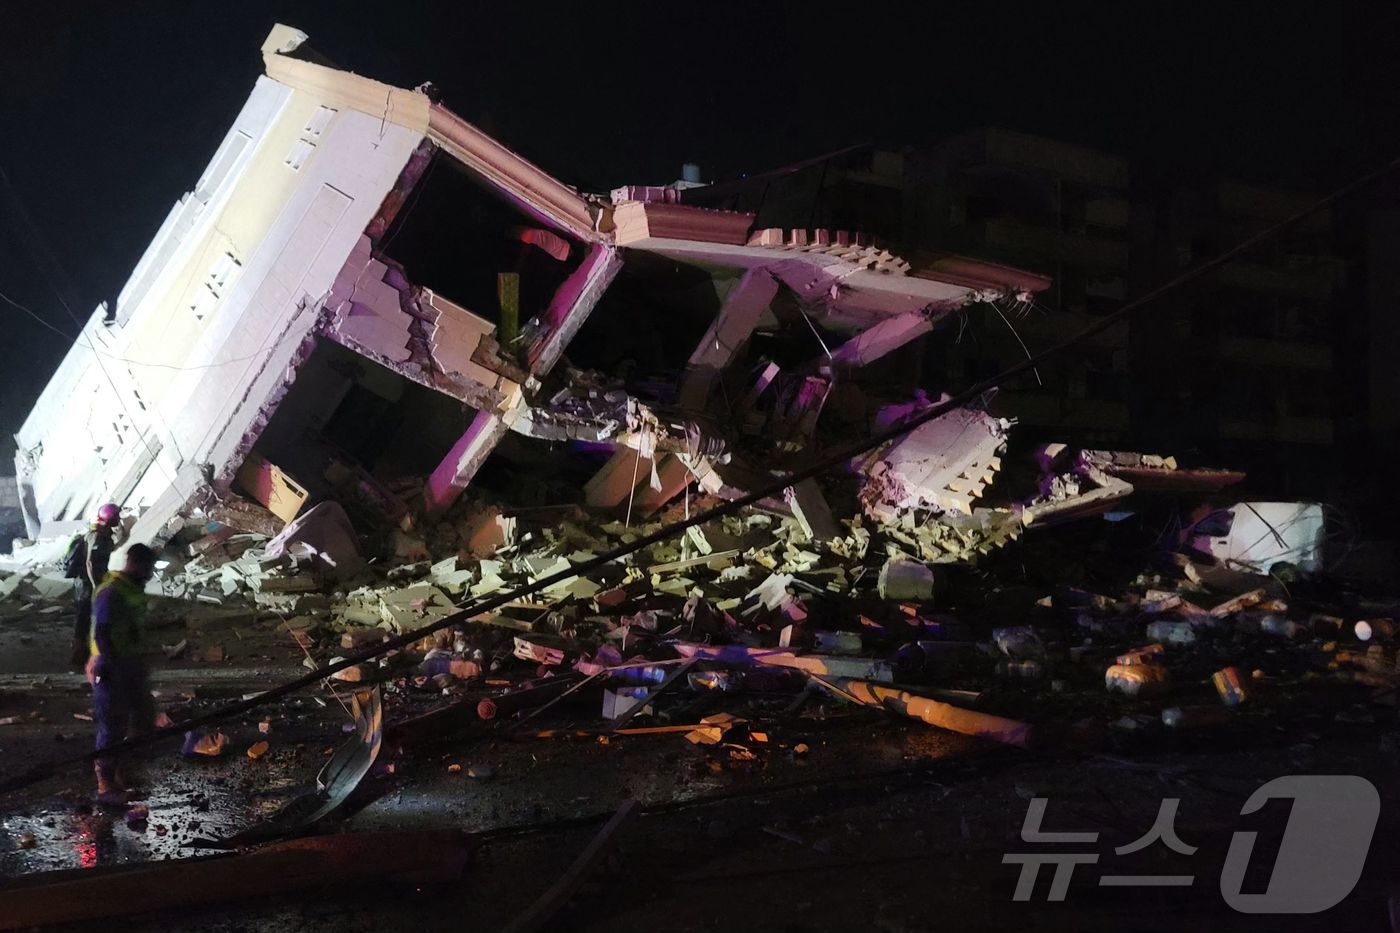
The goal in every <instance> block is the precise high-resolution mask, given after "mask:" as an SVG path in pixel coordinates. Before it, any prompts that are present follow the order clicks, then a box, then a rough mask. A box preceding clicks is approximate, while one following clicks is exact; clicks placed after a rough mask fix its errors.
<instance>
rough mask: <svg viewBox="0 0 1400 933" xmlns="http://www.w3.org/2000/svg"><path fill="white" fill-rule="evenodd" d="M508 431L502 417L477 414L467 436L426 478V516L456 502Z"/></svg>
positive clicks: (458, 442) (480, 412)
mask: <svg viewBox="0 0 1400 933" xmlns="http://www.w3.org/2000/svg"><path fill="white" fill-rule="evenodd" d="M509 430H510V427H509V425H508V423H507V421H506V418H505V417H504V416H502V415H498V414H495V413H494V412H489V411H479V412H477V413H476V417H475V418H473V419H472V423H471V424H470V425H469V426H468V427H467V431H466V433H465V434H463V435H462V436H461V437H460V438H458V440H457V443H455V444H453V445H452V449H451V450H450V451H448V452H447V456H446V457H443V458H442V462H441V463H439V464H438V465H437V468H436V469H434V470H433V472H432V475H431V476H429V477H428V484H427V486H426V487H425V488H424V490H423V498H424V500H425V502H426V505H427V507H428V512H429V514H438V513H441V512H444V511H446V510H447V509H448V508H449V507H451V505H452V503H454V502H456V501H457V497H458V496H460V495H461V494H462V490H464V489H466V488H467V486H468V484H470V483H471V481H472V477H473V476H475V475H476V471H477V470H479V469H481V465H482V464H483V463H485V462H486V458H487V457H489V456H490V455H491V451H493V450H495V449H496V445H497V444H499V443H500V442H501V438H503V437H505V435H506V432H507V431H509Z"/></svg>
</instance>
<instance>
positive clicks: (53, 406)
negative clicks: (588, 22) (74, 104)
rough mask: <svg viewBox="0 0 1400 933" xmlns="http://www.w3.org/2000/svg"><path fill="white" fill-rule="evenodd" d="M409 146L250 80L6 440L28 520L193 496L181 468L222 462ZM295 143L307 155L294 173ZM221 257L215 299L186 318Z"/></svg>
mask: <svg viewBox="0 0 1400 933" xmlns="http://www.w3.org/2000/svg"><path fill="white" fill-rule="evenodd" d="M313 126H315V130H314V131H313V130H312V127H313ZM421 139H422V134H421V133H418V132H416V131H413V130H408V129H404V128H402V127H398V126H395V125H393V124H386V123H384V122H383V121H382V120H381V118H380V117H379V116H369V115H367V114H363V113H360V112H357V111H353V110H339V111H336V112H334V113H333V114H331V115H330V116H329V119H327V118H326V114H325V112H324V106H323V103H322V101H321V100H320V99H318V98H317V97H316V96H315V95H314V94H311V93H308V92H303V91H294V90H293V89H291V88H289V87H286V86H284V85H281V84H278V83H277V82H275V81H272V80H271V79H268V78H266V77H263V78H260V79H259V80H258V82H257V84H256V86H255V87H254V89H253V92H252V94H251V96H250V97H249V99H248V102H247V104H245V106H244V108H243V110H242V111H241V112H240V113H239V116H238V117H237V118H236V119H235V121H234V124H233V126H232V127H231V128H230V130H229V133H228V134H227V136H226V137H225V140H224V142H223V143H222V144H221V145H220V147H219V148H218V150H217V151H216V152H215V153H214V156H213V158H212V159H211V161H210V164H209V166H208V167H207V168H206V170H205V172H204V173H203V176H202V177H201V178H200V180H199V182H198V183H197V184H196V186H195V190H194V191H192V192H190V193H189V194H187V195H185V197H183V198H182V199H181V201H180V202H178V203H177V204H176V205H175V207H174V208H173V209H172V211H171V213H170V215H169V216H168V217H167V219H166V221H165V223H164V224H163V225H162V227H161V229H160V230H159V231H158V232H157V235H156V237H155V239H154V240H153V241H152V243H151V245H150V247H148V249H147V251H146V253H145V254H144V255H143V257H142V259H141V261H140V262H139V263H138V264H137V266H136V268H135V270H133V273H132V276H131V278H130V279H129V280H128V282H127V285H126V287H125V288H124V289H123V290H122V292H121V294H120V296H119V298H118V305H117V319H118V320H117V324H115V325H112V326H104V325H102V324H101V323H100V320H99V318H100V315H94V318H93V320H92V321H90V322H89V325H88V327H87V328H85V330H84V333H83V336H81V337H80V338H79V340H78V342H77V343H75V344H74V346H73V348H72V349H71V350H70V352H69V353H68V355H67V356H66V357H65V359H64V361H63V363H62V364H60V366H59V368H58V370H57V371H56V372H55V374H54V376H53V377H52V379H51V380H50V381H49V383H48V385H47V387H46V388H45V390H44V392H43V393H42V394H41V396H40V398H39V401H38V402H37V403H36V405H35V407H34V409H33V410H32V411H31V413H30V415H29V417H28V419H27V420H26V421H25V423H24V425H23V426H22V428H21V430H20V432H19V433H18V434H17V440H18V442H19V450H20V454H19V455H18V456H17V458H16V463H17V466H21V467H22V469H21V474H22V475H21V476H20V477H19V481H20V483H21V485H22V486H23V485H24V484H26V483H28V484H29V485H30V486H31V487H32V491H33V496H34V500H35V506H36V508H37V513H38V515H39V517H40V518H41V519H52V518H74V517H81V516H82V515H84V514H85V513H86V512H87V511H89V510H90V507H91V506H92V505H94V504H95V503H96V502H97V500H99V499H102V498H105V497H106V496H108V495H109V494H110V493H111V491H112V490H113V489H114V488H117V487H119V486H120V487H121V488H122V489H131V490H133V491H132V492H131V493H130V495H129V496H127V497H126V500H127V501H126V502H125V503H124V504H126V505H127V506H128V507H141V506H149V505H152V504H154V503H156V502H157V501H160V502H161V503H162V506H161V507H162V508H169V502H170V501H171V499H172V497H171V496H170V495H169V491H170V487H171V485H172V484H174V485H175V486H176V487H179V488H178V490H177V491H178V492H179V493H183V494H185V495H188V494H189V493H191V492H193V491H194V489H193V485H194V484H195V483H196V482H197V476H198V471H197V470H196V469H192V467H193V466H195V465H197V464H200V463H211V464H214V465H215V466H216V468H217V467H218V466H220V465H222V462H223V460H225V459H227V458H228V456H229V455H230V454H231V453H232V451H233V449H234V448H235V447H236V445H237V443H238V441H239V440H240V438H241V436H242V434H243V433H244V432H245V431H246V430H247V429H248V428H249V427H250V426H251V424H252V422H253V418H254V417H255V415H256V412H257V409H258V407H259V405H260V404H261V403H262V401H263V400H264V399H265V398H266V397H267V395H268V394H269V393H270V392H272V391H273V390H274V389H275V388H276V387H277V386H278V385H279V384H280V383H281V382H282V381H283V380H284V379H285V378H286V376H287V374H288V373H287V370H288V366H289V362H290V359H291V357H292V354H293V352H294V351H295V349H296V347H297V345H298V344H299V343H300V341H301V338H302V337H303V336H304V335H305V334H306V333H307V332H308V331H309V330H310V329H311V327H312V326H313V325H314V323H315V308H314V307H313V306H314V304H315V301H316V300H317V299H318V298H320V297H321V296H323V295H325V294H326V293H327V292H328V290H329V288H330V284H331V282H332V281H333V279H334V276H335V273H336V271H337V270H338V269H339V268H340V267H341V265H343V263H344V261H345V258H346V256H348V255H349V252H350V250H351V248H352V247H353V246H354V244H355V241H356V239H357V238H358V237H359V235H360V233H361V231H362V230H363V229H364V227H365V226H366V225H367V224H368V222H369V220H370V219H371V217H373V215H374V213H375V211H376V210H377V209H378V207H379V205H380V203H381V202H382V200H383V198H384V196H385V195H386V194H387V193H388V191H389V190H390V188H391V186H392V185H393V183H394V181H395V179H396V178H397V176H398V174H399V172H400V170H401V169H402V168H403V166H404V164H405V163H406V162H407V160H408V158H409V155H410V154H411V153H412V151H413V149H414V147H415V146H417V144H418V143H419V141H420V140H421ZM301 141H307V142H310V143H311V144H312V146H313V148H312V149H310V151H309V154H307V155H306V156H305V158H304V159H303V160H302V161H301V164H300V165H299V167H292V166H291V165H289V164H288V162H287V159H288V155H289V152H290V149H291V147H293V146H296V145H298V144H299V143H300V142H301ZM230 260H232V264H230ZM221 263H222V264H223V265H224V267H225V268H226V269H231V270H232V271H231V274H229V275H227V277H226V279H225V281H224V283H223V287H222V288H220V289H219V290H218V291H217V295H218V297H217V300H216V301H214V302H212V303H207V306H205V307H203V308H202V309H201V310H202V314H195V313H193V312H192V310H191V308H192V304H193V302H194V301H195V299H196V298H197V297H198V296H199V295H200V294H201V292H200V289H201V288H207V287H208V285H207V283H208V281H210V280H211V276H212V275H213V273H214V271H215V270H217V269H218V268H219V266H220V264H221ZM94 347H95V348H96V350H97V353H99V354H100V355H101V359H100V361H99V360H98V359H97V358H96V357H95V356H94V350H93V348H94ZM155 450H159V456H158V457H155V458H154V463H152V459H153V457H152V452H153V451H155ZM26 452H28V453H29V454H30V456H26ZM29 465H32V466H33V467H34V469H32V470H30V471H29V472H28V475H24V474H25V471H24V469H23V467H24V466H29ZM142 471H144V475H143V473H142ZM184 486H190V487H191V488H190V489H184V488H183V487H184ZM177 505H178V503H177Z"/></svg>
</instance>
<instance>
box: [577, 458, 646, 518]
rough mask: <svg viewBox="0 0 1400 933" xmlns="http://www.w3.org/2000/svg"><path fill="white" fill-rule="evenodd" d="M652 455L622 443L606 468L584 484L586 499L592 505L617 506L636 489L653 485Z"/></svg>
mask: <svg viewBox="0 0 1400 933" xmlns="http://www.w3.org/2000/svg"><path fill="white" fill-rule="evenodd" d="M650 478H651V458H650V457H643V456H642V455H641V454H640V453H638V452H637V451H635V450H633V449H632V448H631V447H619V448H618V449H617V450H616V452H614V453H613V455H612V457H611V458H610V459H609V460H608V462H607V463H605V464H603V468H602V469H601V470H599V471H598V472H597V473H594V474H593V476H592V478H590V479H589V480H588V482H587V483H585V484H584V486H583V499H584V501H585V502H587V503H588V505H589V506H590V507H591V508H595V509H615V508H617V507H618V506H620V505H622V504H623V503H625V502H626V501H627V497H628V496H629V495H631V494H632V490H634V489H637V488H638V487H642V488H646V489H650V488H651V487H650V486H644V484H645V483H646V482H647V481H648V480H649V479H650Z"/></svg>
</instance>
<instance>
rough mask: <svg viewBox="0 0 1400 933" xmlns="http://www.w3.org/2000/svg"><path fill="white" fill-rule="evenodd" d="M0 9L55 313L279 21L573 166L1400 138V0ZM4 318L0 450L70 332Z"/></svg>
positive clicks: (0, 160)
mask: <svg viewBox="0 0 1400 933" xmlns="http://www.w3.org/2000/svg"><path fill="white" fill-rule="evenodd" d="M974 6H975V7H976V9H968V7H974ZM5 18H6V24H5V28H4V29H3V30H2V31H0V33H2V34H3V39H0V43H2V44H3V49H0V80H2V81H3V84H2V85H0V128H3V129H0V168H2V169H3V171H4V173H5V174H6V175H7V176H8V178H9V181H10V188H9V191H8V192H6V191H5V190H4V185H3V183H0V292H3V293H4V294H5V295H7V296H9V297H10V298H12V299H14V300H16V301H19V302H21V303H23V304H24V305H26V306H28V307H29V308H31V309H32V310H33V311H35V312H36V313H37V314H39V315H40V316H41V317H43V318H44V319H45V320H46V321H48V322H49V324H50V325H51V326H52V327H54V328H57V329H58V330H60V331H64V332H66V333H67V334H69V335H72V334H74V333H76V331H77V325H76V324H75V323H74V322H73V320H72V319H71V318H69V317H68V315H67V312H66V311H65V310H64V305H63V303H62V302H63V301H64V300H66V301H67V302H68V303H69V304H70V305H71V306H72V308H73V311H74V312H75V313H76V314H78V315H79V317H83V318H85V317H86V315H87V314H89V313H90V312H91V310H92V308H93V307H94V306H95V305H96V304H97V302H99V301H100V300H102V299H104V298H106V299H112V298H114V297H115V295H116V293H117V292H118V291H119V290H120V288H121V287H122V285H123V284H124V282H125V280H126V277H127V275H128V274H129V272H130V270H131V268H132V266H133V265H134V264H135V262H136V260H137V259H138V258H139V257H140V255H141V253H142V251H143V250H144V249H145V246H146V244H147V242H148V241H149V239H150V237H151V236H152V235H153V234H154V233H155V231H156V229H157V227H158V226H159V225H160V222H161V220H162V219H163V218H164V216H165V214H166V213H167V212H168V211H169V209H170V206H171V205H172V204H173V203H174V202H175V201H176V200H177V199H178V198H179V197H180V195H181V194H182V193H183V192H185V191H186V190H188V189H189V188H190V187H191V186H192V185H193V184H194V182H195V181H196V180H197V179H198V177H199V175H200V173H201V171H202V170H203V167H204V165H205V163H206V162H207V160H208V159H209V157H210V156H211V155H212V153H213V151H214V149H215V147H216V146H217V144H218V142H219V140H220V139H221V138H222V137H223V135H224V133H225V131H226V130H227V127H228V124H229V122H230V121H231V120H232V118H233V116H234V115H235V113H236V112H237V110H238V109H239V107H240V105H241V104H242V102H243V100H244V99H245V97H246V96H247V94H248V92H249V90H250V89H251V86H252V83H253V81H254V79H255V78H256V77H257V75H258V74H259V73H260V71H261V61H260V59H259V55H258V46H259V45H260V44H261V41H262V39H263V38H264V36H265V35H266V33H267V31H268V29H269V27H270V26H271V24H272V23H274V22H276V21H281V22H285V23H288V24H290V25H294V26H298V27H300V28H301V29H303V30H305V31H306V32H308V33H310V35H311V43H312V45H313V47H314V48H315V49H316V50H317V51H318V52H320V53H321V54H323V55H325V56H326V57H328V58H330V59H332V60H334V61H335V62H337V63H338V64H339V65H340V66H341V67H343V68H347V69H350V70H353V71H357V72H360V73H362V74H366V75H369V76H371V77H374V78H377V79H379V80H383V81H386V82H389V83H392V84H397V85H400V86H405V87H412V86H414V85H416V84H418V83H420V82H422V81H424V80H431V81H433V82H434V83H435V84H437V85H438V86H439V87H440V88H441V89H442V91H443V96H444V100H445V102H446V103H447V104H448V105H449V106H451V107H452V108H453V109H454V110H456V111H457V112H459V113H461V114H462V115H463V116H465V117H466V118H468V119H470V120H472V121H474V122H477V123H478V124H480V125H482V126H483V127H485V128H486V129H487V130H489V131H490V132H492V133H493V134H495V135H496V136H498V137H499V138H501V139H502V140H503V141H504V142H505V143H507V144H508V145H510V146H512V147H514V148H516V149H517V150H519V151H520V152H522V153H523V154H525V155H526V156H528V157H529V158H531V159H533V160H535V161H537V162H539V163H540V164H542V165H543V166H544V167H545V168H547V169H549V170H551V171H552V172H554V173H555V174H556V175H558V176H559V177H561V178H563V179H564V180H565V181H568V182H570V183H572V184H575V185H578V186H580V187H583V188H586V189H589V190H596V191H606V190H607V189H608V188H610V187H613V186H615V185H618V184H621V183H625V182H632V183H655V184H661V183H666V182H669V181H671V180H673V179H675V178H676V177H677V176H678V175H679V171H680V165H681V163H682V162H685V161H694V162H698V163H700V164H701V165H702V166H703V168H704V173H705V176H706V177H707V178H710V179H715V178H729V177H734V176H736V175H738V174H740V173H743V172H757V171H763V170H765V169H769V168H773V167H775V166H778V165H782V164H785V163H789V162H794V161H798V160H800V159H804V158H808V157H810V156H813V155H818V154H821V153H823V152H827V151H831V150H834V149H837V148H840V147H843V146H846V145H850V144H854V143H863V142H874V143H878V144H885V145H903V144H918V143H921V142H927V141H932V140H935V139H938V138H940V137H943V136H947V135H951V134H953V133H956V132H959V131H961V130H965V129H968V128H971V127H975V126H983V125H997V126H1005V127H1009V128H1012V129H1019V130H1025V131H1029V132H1034V133H1041V134H1045V135H1050V136H1054V137H1057V138H1062V139H1068V140H1073V141H1078V142H1082V143H1086V144H1090V145H1094V146H1098V147H1101V148H1106V149H1109V150H1111V151H1115V152H1119V153H1122V154H1124V155H1127V156H1129V157H1131V158H1134V159H1138V160H1143V161H1144V162H1150V163H1153V164H1156V165H1159V166H1165V167H1169V168H1172V169H1181V170H1190V171H1194V170H1201V171H1205V172H1211V173H1223V174H1232V175H1236V176H1240V177H1243V178H1245V179H1249V180H1255V181H1260V182H1265V183H1273V184H1280V185H1286V186H1293V187H1300V188H1303V189H1323V188H1326V187H1327V186H1330V185H1332V184H1334V183H1337V182H1339V181H1344V180H1346V179H1347V178H1349V177H1351V176H1352V175H1355V174H1357V173H1359V172H1360V171H1362V170H1364V169H1365V168H1366V167H1368V166H1372V165H1375V164H1376V163H1378V162H1380V161H1383V160H1384V159H1386V158H1389V157H1392V156H1393V155H1394V154H1395V153H1396V152H1400V121H1398V120H1397V117H1400V80H1397V79H1400V64H1397V55H1396V49H1397V48H1400V45H1397V43H1396V40H1397V38H1400V29H1397V26H1400V6H1398V5H1396V4H1384V5H1382V4H1345V3H1334V4H1297V3H1293V4H1286V3H1270V4H1262V3H1261V4H1247V3H1232V4H1222V3H1218V2H1216V3H1210V4H1204V3H1202V4H1192V3H1171V4H1166V3H1163V4H1143V3H1121V2H1119V3H1113V2H1105V3H1089V4H1075V3H1034V4H965V3H958V4H952V3H938V2H924V3H919V4H907V5H901V4H897V3H889V2H885V3H871V4H852V3H849V2H846V3H840V4H829V5H828V4H822V3H816V2H802V3H777V2H771V3H754V2H749V3H733V4H730V3H708V4H706V3H697V2H690V3H656V2H652V3H647V4H641V3H638V4H621V3H607V2H589V3H571V4H555V3H550V4H544V3H527V2H521V3H511V4H507V3H478V2H471V0H457V2H452V3H430V2H421V3H413V2H402V0H400V2H394V3H388V2H384V3H367V2H362V0H342V2H336V3H331V2H327V3H304V2H302V3H298V2H276V0H245V2H240V3H234V4H213V3H203V2H122V3H96V2H89V3H68V2H50V3H46V4H23V5H21V4H18V3H8V4H5ZM26 214H27V216H28V219H27V220H26V219H24V217H23V215H26ZM36 232H37V233H36ZM36 236H37V239H38V242H36V241H35V240H36ZM0 321H3V322H4V323H5V325H6V326H5V339H4V340H3V341H0V364H2V365H0V416H3V417H0V422H3V423H0V430H3V432H4V435H5V437H4V443H3V445H0V454H3V455H4V456H5V458H6V460H8V458H9V456H10V451H11V449H12V448H11V445H10V438H9V435H10V434H11V433H12V432H13V431H14V430H15V429H17V428H18V426H19V424H20V422H21V421H22V420H23V418H24V416H25V415H26V414H27V412H28V409H29V406H30V404H31V403H32V400H33V397H34V396H35V395H36V394H37V393H38V391H39V390H40V389H41V388H42V386H43V384H44V382H45V381H46V380H47V378H48V376H49V374H50V372H51V371H52V369H53V367H54V366H55V365H56V364H57V362H58V360H59V359H60V358H61V356H62V354H63V353H64V352H65V350H66V348H67V343H68V341H67V340H66V339H64V338H62V337H60V336H59V335H57V334H55V333H53V332H52V331H51V330H49V329H46V328H45V327H43V326H41V325H40V324H38V323H36V322H34V321H33V320H31V319H30V318H28V317H26V316H25V315H24V314H23V313H21V312H19V311H17V310H15V309H14V308H12V307H10V306H8V305H5V304H4V303H3V302H0ZM0 471H3V472H9V468H8V466H7V465H4V464H0Z"/></svg>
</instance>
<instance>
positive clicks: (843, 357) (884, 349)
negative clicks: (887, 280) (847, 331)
mask: <svg viewBox="0 0 1400 933" xmlns="http://www.w3.org/2000/svg"><path fill="white" fill-rule="evenodd" d="M931 330H933V320H932V319H931V318H930V316H929V315H927V314H925V313H924V312H923V311H906V312H905V313H903V314H896V315H894V316H893V317H888V318H885V319H884V320H883V321H881V322H880V323H878V324H876V325H875V326H874V327H871V328H870V329H869V330H866V331H864V332H862V333H860V334H858V335H856V336H855V337H852V338H851V339H850V340H847V341H846V342H845V343H843V344H841V346H839V347H837V348H836V351H835V352H834V353H832V354H831V365H832V366H833V367H834V368H836V369H859V368H860V367H862V366H868V365H869V364H871V363H873V362H875V361H876V360H878V359H880V358H881V357H883V356H886V355H888V354H890V353H892V352H894V351H895V350H898V349H899V348H900V347H902V346H904V345H905V344H906V343H908V342H909V341H911V340H915V339H917V338H919V337H922V336H923V335H924V334H927V333H928V332H929V331H931Z"/></svg>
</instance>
